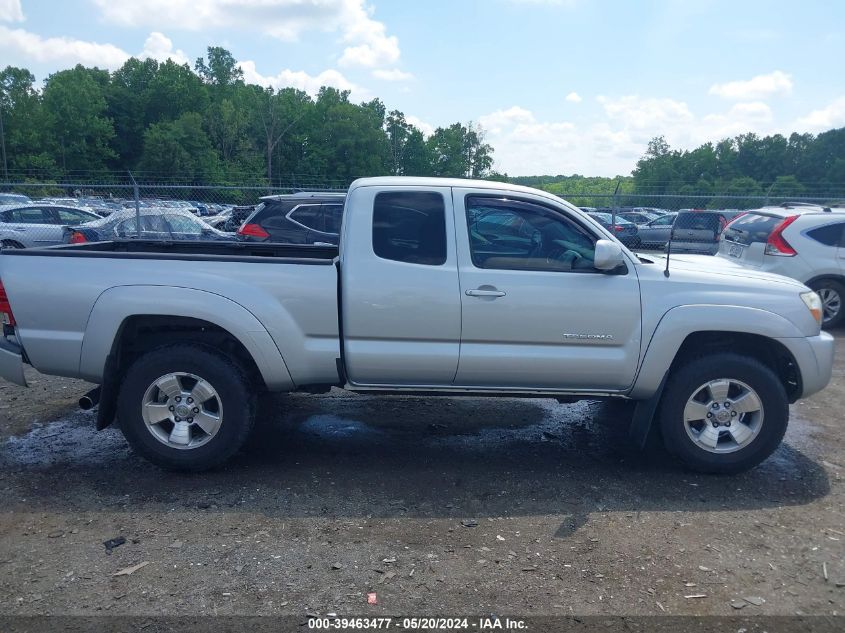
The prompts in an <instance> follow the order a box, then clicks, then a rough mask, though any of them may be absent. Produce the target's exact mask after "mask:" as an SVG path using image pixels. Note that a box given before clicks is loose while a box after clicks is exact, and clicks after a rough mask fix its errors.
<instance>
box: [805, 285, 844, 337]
mask: <svg viewBox="0 0 845 633" xmlns="http://www.w3.org/2000/svg"><path fill="white" fill-rule="evenodd" d="M810 288H811V289H813V290H815V291H816V292H818V293H820V294H822V293H833V294H834V295H836V296H838V297H839V312H838V313H837V314H836V315H835V316H832V317H831V318H829V319H826V320H823V321H822V327H823V328H825V329H827V328H834V327H839V326H840V325H842V323H843V321H845V285H844V284H842V283H841V282H838V281H836V280H835V279H822V280H821V281H816V282H813V283H812V284H811V285H810Z"/></svg>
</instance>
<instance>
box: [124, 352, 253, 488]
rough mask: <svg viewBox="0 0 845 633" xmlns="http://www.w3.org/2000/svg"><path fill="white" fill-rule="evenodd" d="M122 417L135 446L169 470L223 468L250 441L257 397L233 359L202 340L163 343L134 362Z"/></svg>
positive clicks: (129, 372)
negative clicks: (197, 341)
mask: <svg viewBox="0 0 845 633" xmlns="http://www.w3.org/2000/svg"><path fill="white" fill-rule="evenodd" d="M117 416H118V422H119V424H120V428H121V430H122V431H123V435H124V436H125V437H126V440H127V441H128V442H129V444H130V446H131V447H132V449H133V450H134V451H135V452H136V453H138V454H139V455H141V456H142V457H144V458H145V459H147V460H149V461H151V462H152V463H154V464H156V465H157V466H160V467H162V468H166V469H168V470H182V471H194V472H196V471H201V470H207V469H210V468H214V467H215V466H219V465H220V464H222V463H223V462H225V461H226V460H227V459H229V458H230V457H231V456H232V455H234V454H235V452H237V450H238V449H239V448H240V447H241V446H242V445H243V443H244V442H245V441H246V438H247V436H248V435H249V432H250V430H251V428H252V425H253V423H254V419H255V397H254V396H253V394H252V393H251V392H250V390H249V388H248V383H247V379H246V374H245V372H244V371H243V369H242V368H241V367H240V366H238V365H237V364H236V363H234V362H233V361H232V360H231V359H229V358H227V357H225V356H223V355H221V354H219V353H217V352H216V351H214V350H212V349H211V348H208V347H205V346H202V345H170V346H166V347H160V348H158V349H155V350H153V351H151V352H148V353H146V354H144V355H143V356H141V357H140V358H138V359H137V360H136V361H135V362H134V363H133V364H132V365H131V367H130V368H129V370H128V372H127V373H126V376H125V378H124V380H123V385H122V386H121V389H120V395H119V396H118V409H117Z"/></svg>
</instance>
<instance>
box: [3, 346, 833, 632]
mask: <svg viewBox="0 0 845 633" xmlns="http://www.w3.org/2000/svg"><path fill="white" fill-rule="evenodd" d="M837 336H838V339H839V350H838V360H837V366H836V370H835V375H834V378H833V382H832V384H831V386H830V387H829V388H828V389H827V390H826V391H824V392H823V393H821V394H818V395H816V396H814V397H813V398H810V399H809V400H807V401H803V402H801V403H799V404H797V405H796V406H794V407H793V421H792V423H791V425H790V430H789V432H788V434H787V439H786V442H785V444H784V445H783V446H782V447H781V448H780V449H779V450H778V452H777V453H776V454H775V455H774V456H773V457H772V458H771V459H769V460H768V461H767V462H765V463H764V464H763V465H762V466H760V467H758V468H757V469H755V470H754V471H752V472H750V473H747V474H744V475H741V476H736V477H709V476H697V475H692V474H689V473H685V472H683V471H682V470H681V469H680V468H679V467H678V466H677V465H676V464H674V463H673V462H672V461H671V460H670V459H669V458H668V457H667V456H666V455H665V454H664V453H662V452H661V451H659V450H650V451H647V452H645V453H638V452H635V451H633V450H631V449H630V448H629V447H628V444H627V442H626V435H625V434H626V426H627V420H628V418H629V416H630V414H631V408H630V407H629V406H627V405H620V404H607V403H598V402H583V403H579V404H575V405H560V404H557V403H556V402H553V401H546V400H510V399H509V400H479V399H437V400H434V399H432V400H424V399H418V398H389V399H374V398H370V397H363V396H354V395H349V394H344V393H341V392H333V393H332V394H329V395H327V396H289V397H279V398H275V399H273V400H272V401H268V402H267V403H265V405H264V407H263V409H264V411H263V413H262V418H261V423H260V427H259V428H258V429H257V432H256V433H255V435H254V437H253V440H252V441H251V443H250V444H249V446H248V447H247V449H246V450H245V451H244V452H243V453H242V454H241V455H240V456H239V457H238V458H237V459H235V460H234V461H233V462H232V463H231V464H230V465H229V466H228V467H227V468H226V469H225V470H222V471H219V472H215V473H210V474H205V475H192V476H187V475H173V474H167V473H164V472H162V471H160V470H158V469H156V468H154V467H152V466H150V465H148V464H147V463H145V462H143V461H141V460H140V459H138V458H136V457H134V456H133V455H132V454H131V453H130V452H129V450H128V449H127V447H126V445H125V442H124V441H123V438H122V436H121V435H120V433H119V432H118V431H117V430H114V429H109V430H107V431H104V432H101V433H96V432H95V431H94V430H93V415H92V414H90V413H82V412H78V411H75V410H74V402H75V399H76V398H78V396H79V395H81V394H82V393H83V392H85V391H86V389H87V385H84V384H83V383H79V382H75V381H70V380H63V379H56V378H48V377H44V376H38V375H37V374H34V373H32V374H31V375H30V377H31V378H33V380H34V388H32V389H30V390H24V389H19V388H17V387H13V386H11V385H8V384H5V383H3V384H0V433H2V438H0V499H2V501H3V503H2V509H0V613H2V614H6V615H10V614H45V613H46V614H81V615H97V614H105V613H108V614H133V615H142V614H144V615H147V614H159V615H160V614H186V615H195V614H199V613H203V614H250V615H254V614H296V615H300V616H304V615H305V614H307V613H314V614H326V613H330V612H336V613H339V614H373V615H376V614H395V613H406V614H407V613H413V614H433V615H442V614H457V613H464V614H466V613H476V614H478V613H489V612H497V613H512V614H529V613H532V614H561V615H568V614H573V613H575V614H628V615H635V614H658V615H660V614H717V615H736V614H738V613H741V614H742V615H752V614H754V615H756V614H784V615H786V614H796V613H802V614H826V615H830V614H839V613H842V612H843V610H845V559H843V556H845V511H844V510H843V508H844V506H843V501H845V496H844V495H845V482H843V475H845V439H844V438H843V428H842V426H843V422H845V416H843V413H842V412H843V410H845V333H843V332H840V333H838V334H837ZM35 381H37V382H35ZM118 537H123V538H125V539H126V542H125V544H122V545H119V546H117V547H115V548H114V549H113V550H111V552H110V553H109V551H108V550H107V548H106V547H104V545H103V542H104V541H106V540H108V539H113V538H118ZM141 563H146V565H144V566H143V567H140V568H138V569H137V570H136V571H134V572H133V573H131V574H127V575H122V576H116V575H115V573H116V572H118V571H120V570H123V569H126V568H131V567H132V566H137V565H139V564H141ZM825 574H826V575H827V578H825ZM368 592H376V593H377V596H378V604H377V605H368V604H367V593H368Z"/></svg>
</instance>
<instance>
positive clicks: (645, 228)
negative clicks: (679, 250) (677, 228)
mask: <svg viewBox="0 0 845 633" xmlns="http://www.w3.org/2000/svg"><path fill="white" fill-rule="evenodd" d="M677 215H678V214H677V213H675V212H672V213H667V214H666V215H661V216H660V217H658V218H655V219H654V220H650V221H649V222H646V223H645V224H640V225H639V226H637V231H638V235H639V236H640V242H641V243H642V245H643V246H646V247H650V248H663V247H664V246H666V242H668V241H669V234H670V233H671V232H672V225H673V224H674V223H675V218H676V217H677Z"/></svg>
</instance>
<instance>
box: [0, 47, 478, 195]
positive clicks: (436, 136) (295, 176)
mask: <svg viewBox="0 0 845 633" xmlns="http://www.w3.org/2000/svg"><path fill="white" fill-rule="evenodd" d="M349 97H350V93H349V92H348V91H344V90H337V89H335V88H329V87H323V88H321V89H320V91H319V93H318V94H317V95H316V96H315V97H312V96H310V95H309V94H307V93H306V92H304V91H302V90H297V89H294V88H282V89H280V90H274V89H273V88H266V87H262V86H258V85H255V84H249V83H246V82H245V81H244V78H243V72H242V71H241V69H240V68H239V67H238V65H237V62H236V61H235V59H234V57H233V56H232V55H231V53H230V52H229V51H227V50H226V49H224V48H220V47H209V48H208V49H207V55H206V57H205V58H200V59H198V60H197V61H196V63H195V64H194V67H193V68H191V67H190V66H188V65H187V64H182V65H180V64H177V63H175V62H174V61H172V60H169V59H168V60H167V61H165V62H158V61H156V60H153V59H145V60H141V59H136V58H131V59H129V60H128V61H127V62H126V63H125V64H123V66H122V67H121V68H119V69H118V70H116V71H114V72H108V71H107V70H102V69H99V68H86V67H84V66H82V65H77V66H76V67H75V68H72V69H69V70H62V71H59V72H56V73H53V74H51V75H50V76H48V77H47V78H46V80H45V81H44V85H43V88H41V89H39V88H38V87H36V85H35V77H34V76H33V74H32V73H31V72H30V71H29V70H27V69H25V68H16V67H12V66H9V67H6V68H5V69H4V70H3V71H2V72H0V170H2V172H0V173H2V175H3V177H4V178H5V179H7V180H11V179H14V178H25V177H31V178H37V179H39V180H44V179H57V178H67V179H70V178H73V177H74V175H82V174H85V176H86V177H87V178H97V177H98V176H99V177H101V178H103V179H105V178H107V177H108V175H109V174H112V173H114V172H116V171H124V170H132V171H133V173H135V172H136V176H138V177H139V180H140V179H145V180H148V181H165V180H168V179H173V178H178V179H179V180H180V181H184V182H188V183H191V184H197V185H200V184H240V185H246V184H285V183H290V182H292V181H296V180H303V179H306V180H308V179H310V181H311V182H319V183H326V184H331V183H333V182H335V183H337V184H338V186H346V185H347V184H348V183H349V182H350V181H352V180H353V179H355V178H358V177H362V176H374V175H385V174H392V175H413V176H452V177H473V178H481V177H485V176H488V175H489V174H490V171H491V168H492V165H493V148H492V147H491V146H490V145H488V144H487V143H485V142H484V136H483V131H482V130H481V129H480V128H479V127H478V126H476V125H474V124H473V123H471V122H470V123H467V124H463V123H454V124H452V125H449V126H446V127H440V128H437V129H436V130H435V131H434V132H433V133H432V134H431V135H430V136H428V138H426V137H425V136H424V135H423V133H422V131H421V130H420V129H418V128H417V127H415V126H414V125H412V124H411V123H409V122H408V121H407V120H406V118H405V116H404V114H403V113H402V112H399V111H398V110H392V111H390V112H388V111H387V110H386V108H385V105H384V104H383V103H382V102H381V101H380V100H379V99H372V100H371V101H367V102H364V103H358V104H356V103H352V102H351V101H350V98H349Z"/></svg>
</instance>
